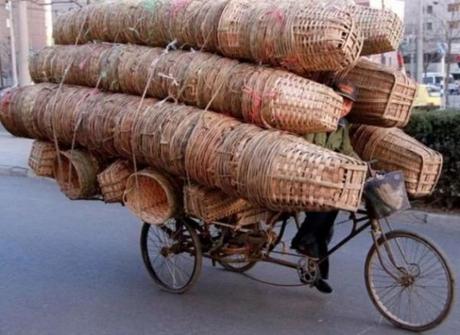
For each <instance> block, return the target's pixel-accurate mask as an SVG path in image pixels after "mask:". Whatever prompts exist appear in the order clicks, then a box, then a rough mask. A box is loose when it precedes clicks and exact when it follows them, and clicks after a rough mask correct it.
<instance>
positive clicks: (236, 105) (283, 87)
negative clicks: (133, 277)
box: [31, 43, 342, 151]
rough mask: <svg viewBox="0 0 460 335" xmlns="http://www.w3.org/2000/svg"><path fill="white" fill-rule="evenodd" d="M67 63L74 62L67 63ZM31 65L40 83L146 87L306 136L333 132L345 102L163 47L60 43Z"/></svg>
mask: <svg viewBox="0 0 460 335" xmlns="http://www.w3.org/2000/svg"><path fill="white" fill-rule="evenodd" d="M42 58H46V59H48V60H49V61H43V60H42ZM66 62H68V63H71V64H75V66H71V67H70V68H69V69H66V67H65V66H64V64H65V63H66ZM117 65H118V66H117ZM31 69H32V77H33V79H34V81H35V82H43V81H53V82H55V83H60V82H61V80H62V79H63V78H64V82H65V83H67V84H76V85H83V86H90V87H92V86H97V85H99V87H100V88H102V89H105V90H111V91H119V90H122V91H123V92H125V93H132V94H137V95H142V94H143V93H144V90H145V88H146V87H147V94H148V95H149V96H152V97H155V98H159V99H163V98H167V97H170V98H172V99H174V100H177V101H181V102H185V103H187V104H189V105H193V106H197V107H200V108H205V107H209V108H210V109H212V110H213V111H216V112H219V113H225V114H230V115H231V116H234V117H236V118H238V119H241V120H245V121H246V122H250V123H255V124H257V125H259V126H261V127H264V128H277V129H281V130H287V131H290V132H295V133H298V134H301V135H303V134H306V133H316V132H331V131H334V130H335V129H336V128H337V123H338V120H339V117H340V112H341V108H342V99H341V98H340V97H339V96H338V95H337V94H335V93H334V92H333V90H332V89H330V88H328V87H326V86H324V85H320V84H317V83H315V82H313V81H310V80H308V79H305V78H302V77H300V76H297V75H294V74H290V73H288V72H286V71H280V70H275V69H270V68H266V67H257V66H256V65H250V64H244V63H239V62H237V61H235V60H230V59H226V58H223V57H220V56H217V55H212V54H209V53H204V52H185V51H172V52H169V53H167V54H164V53H163V50H162V49H158V48H148V47H141V46H131V45H128V46H125V45H117V44H97V43H94V44H90V45H83V46H54V47H49V48H45V49H44V50H42V51H40V52H38V53H37V54H35V55H34V56H33V57H32V62H31ZM66 70H67V72H66ZM64 73H67V74H66V75H64ZM150 77H151V78H152V79H151V80H150V81H149V79H150ZM96 96H97V95H96ZM114 100H115V99H114ZM103 117H104V116H101V115H97V116H94V121H93V122H103V120H100V119H101V118H103ZM91 139H92V138H91V137H90V138H88V140H91ZM108 151H112V150H111V148H109V150H108Z"/></svg>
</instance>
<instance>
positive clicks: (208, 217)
mask: <svg viewBox="0 0 460 335" xmlns="http://www.w3.org/2000/svg"><path fill="white" fill-rule="evenodd" d="M250 208H252V206H251V204H250V203H248V202H247V201H246V200H244V199H241V198H237V197H231V196H228V195H226V194H225V193H223V192H222V191H220V190H218V189H211V188H207V187H203V186H200V185H196V184H192V185H186V186H185V187H184V209H185V212H186V213H187V214H188V215H191V216H194V217H196V218H199V219H202V220H204V221H205V222H211V221H216V220H220V219H223V218H226V217H229V216H232V215H234V214H237V213H240V212H242V211H245V210H248V209H250Z"/></svg>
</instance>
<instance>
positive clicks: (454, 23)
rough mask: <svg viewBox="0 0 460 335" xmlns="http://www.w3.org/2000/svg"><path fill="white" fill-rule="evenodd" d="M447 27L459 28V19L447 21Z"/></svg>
mask: <svg viewBox="0 0 460 335" xmlns="http://www.w3.org/2000/svg"><path fill="white" fill-rule="evenodd" d="M449 27H450V29H459V28H460V21H459V20H456V21H450V22H449Z"/></svg>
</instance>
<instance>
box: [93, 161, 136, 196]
mask: <svg viewBox="0 0 460 335" xmlns="http://www.w3.org/2000/svg"><path fill="white" fill-rule="evenodd" d="M133 173H134V168H133V166H132V164H131V163H130V162H129V161H127V160H122V159H119V160H117V161H115V162H114V163H112V164H110V165H109V166H108V167H107V168H106V169H105V170H104V171H102V172H101V173H100V174H98V175H97V181H98V184H99V188H100V189H101V193H102V196H103V197H104V201H105V202H106V203H115V202H123V194H124V193H125V190H126V183H127V182H128V178H129V176H131V175H132V174H133Z"/></svg>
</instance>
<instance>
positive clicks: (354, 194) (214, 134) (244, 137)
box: [7, 84, 367, 211]
mask: <svg viewBox="0 0 460 335" xmlns="http://www.w3.org/2000/svg"><path fill="white" fill-rule="evenodd" d="M47 85H48V84H47ZM56 86H57V85H56ZM40 87H42V86H41V84H39V85H35V86H33V88H34V89H32V87H31V88H24V89H19V93H18V95H19V97H18V99H19V98H25V97H28V98H30V96H32V98H33V96H35V95H40V90H39V89H38V90H37V88H40ZM44 89H47V86H46V85H45V87H44ZM94 94H95V93H94V91H93V90H92V89H88V88H83V87H71V86H66V85H64V86H63V87H62V89H61V90H60V92H59V95H58V96H57V100H58V101H57V102H55V101H53V100H54V99H52V100H51V101H49V102H48V105H42V104H38V105H36V104H34V105H33V106H32V108H31V109H30V110H31V119H32V120H41V118H42V117H43V116H44V115H46V117H49V115H50V116H51V120H52V121H53V122H52V123H55V124H60V126H59V128H60V130H59V131H58V132H56V135H55V136H56V140H57V141H59V142H60V143H61V144H63V145H71V144H72V139H74V140H75V144H76V145H78V146H85V145H91V147H92V148H94V152H96V153H100V155H101V156H102V157H106V156H105V152H106V151H107V148H111V147H112V146H113V150H115V151H116V152H114V153H113V154H114V155H116V154H117V152H118V155H121V156H123V157H125V158H127V159H133V157H135V158H136V160H138V158H141V160H142V161H141V162H140V163H145V162H147V163H148V165H149V166H151V167H152V168H157V169H159V170H162V171H166V172H168V173H170V174H173V175H175V176H178V177H182V178H183V179H186V180H191V181H195V182H201V183H203V186H208V187H211V188H220V189H222V190H224V191H225V192H226V193H227V194H228V195H231V196H235V197H238V198H240V197H241V198H244V199H246V200H248V201H250V202H252V203H254V204H255V205H259V206H261V207H264V208H267V209H269V210H273V211H298V210H310V211H314V210H319V211H323V210H331V209H337V208H339V209H344V210H351V211H353V210H356V209H357V208H358V206H359V204H360V201H361V195H362V188H363V185H364V181H365V176H366V172H367V168H366V165H365V164H364V163H362V162H360V161H358V160H355V159H352V158H349V157H346V156H343V155H340V154H337V153H334V152H332V151H328V150H326V149H322V148H320V147H317V146H315V145H312V144H309V143H308V142H307V141H305V140H304V139H302V138H300V137H298V136H295V135H289V134H287V133H284V132H280V131H274V130H272V131H267V130H262V129H260V128H259V127H257V126H254V125H250V124H244V123H240V122H238V121H236V120H235V119H233V118H230V117H226V116H224V115H219V114H216V113H212V112H205V111H202V110H198V109H196V108H193V107H189V106H184V105H178V104H171V103H168V102H160V103H156V102H155V101H154V100H147V101H143V103H142V104H141V101H142V100H141V98H139V97H134V96H127V95H122V94H116V95H115V96H116V99H119V100H114V99H115V96H114V95H113V94H106V93H101V92H98V93H97V99H95V98H94ZM19 100H20V99H19ZM31 100H34V99H31ZM64 102H65V103H64ZM125 102H129V103H130V104H134V105H137V106H138V107H137V108H133V107H132V106H131V105H130V107H129V108H127V107H126V104H125ZM136 102H137V104H136ZM20 106H21V105H20V104H19V105H16V104H14V103H13V102H11V103H10V106H9V111H10V114H11V115H13V116H14V118H19V119H21V117H22V115H23V114H22V113H23V112H24V110H23V109H21V108H18V107H20ZM50 106H56V108H50ZM43 111H47V112H46V113H44V112H43ZM48 111H50V112H49V113H48ZM51 111H52V112H51ZM88 111H91V113H88ZM92 113H96V114H100V115H106V114H107V115H111V116H110V118H109V117H108V118H107V122H102V123H97V124H98V125H100V126H98V127H102V128H103V129H99V130H98V129H96V128H94V124H95V123H93V122H89V121H90V120H92V118H93V117H94V116H93V115H90V114H92ZM69 115H70V116H71V118H68V117H69ZM126 115H130V116H129V117H128V118H127V119H126V118H125V116H126ZM66 117H67V118H68V119H67V121H66V122H64V120H63V119H65V118H66ZM69 120H71V122H69ZM77 120H79V122H77V123H76V124H77V125H79V127H77V131H75V126H76V124H74V122H75V121H77ZM114 120H115V121H116V122H112V121H114ZM125 121H126V122H125ZM7 122H8V121H7ZM127 125H130V126H129V127H127ZM112 127H113V128H112ZM125 127H127V128H125ZM7 128H8V127H7ZM94 132H99V133H100V134H106V136H94V137H93V138H92V139H91V141H88V138H87V137H88V136H91V134H92V133H94ZM21 134H22V136H26V137H27V136H28V137H31V136H32V135H33V134H32V133H31V132H30V131H29V130H28V129H22V130H21ZM48 136H49V140H53V139H54V136H53V133H51V134H49V135H48ZM117 138H118V140H116V139H117ZM107 141H109V142H113V143H111V144H110V145H108V144H107V143H106V142H107ZM119 145H121V147H119ZM197 157H198V159H197ZM138 163H139V161H138ZM205 183H209V184H205ZM141 207H142V206H141Z"/></svg>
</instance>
